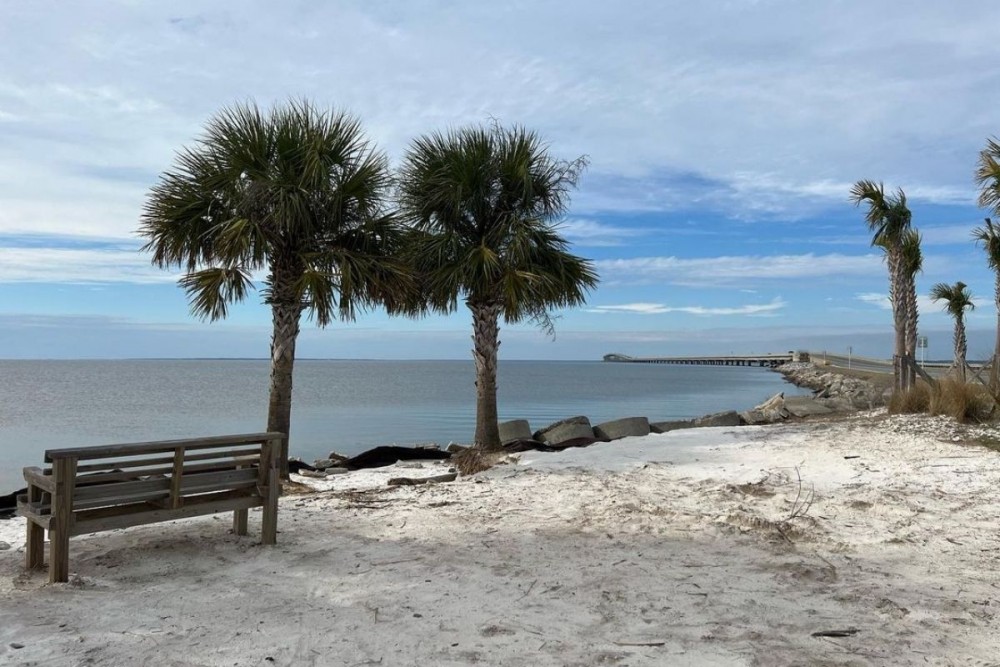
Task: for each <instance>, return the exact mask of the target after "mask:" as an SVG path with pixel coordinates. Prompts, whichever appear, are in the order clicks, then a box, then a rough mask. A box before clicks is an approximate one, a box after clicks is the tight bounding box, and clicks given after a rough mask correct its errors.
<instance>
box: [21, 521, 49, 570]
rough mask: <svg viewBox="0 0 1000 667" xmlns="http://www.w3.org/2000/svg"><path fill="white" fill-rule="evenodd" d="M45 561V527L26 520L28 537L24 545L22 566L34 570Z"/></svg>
mask: <svg viewBox="0 0 1000 667" xmlns="http://www.w3.org/2000/svg"><path fill="white" fill-rule="evenodd" d="M44 562H45V529H44V528H42V527H41V526H39V525H38V524H36V523H35V522H34V521H30V520H29V521H28V539H27V541H26V542H25V545H24V566H25V567H26V568H28V569H29V570H35V569H38V568H40V567H42V565H43V564H44Z"/></svg>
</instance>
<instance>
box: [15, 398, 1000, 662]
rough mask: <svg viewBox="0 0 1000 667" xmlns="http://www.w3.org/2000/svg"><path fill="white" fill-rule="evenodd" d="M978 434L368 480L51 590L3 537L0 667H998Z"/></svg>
mask: <svg viewBox="0 0 1000 667" xmlns="http://www.w3.org/2000/svg"><path fill="white" fill-rule="evenodd" d="M983 433H984V431H978V430H972V429H966V428H964V427H960V426H958V425H955V424H953V423H951V422H949V421H947V420H944V419H940V418H927V417H906V418H900V417H891V418H887V417H885V416H884V415H882V414H880V413H872V414H866V415H860V416H857V417H853V418H850V419H846V420H842V421H832V422H810V423H803V424H796V425H787V424H786V425H782V426H775V427H744V428H742V429H700V430H698V431H676V432H673V433H670V434H665V435H659V436H649V437H647V438H630V439H626V440H621V441H618V442H614V443H608V444H604V445H596V446H593V447H590V448H587V449H584V450H569V451H566V452H561V453H549V454H545V453H526V454H523V455H521V459H520V461H519V462H518V463H511V464H508V465H504V466H500V467H498V468H495V469H494V470H491V471H489V472H488V473H484V474H481V475H479V476H476V477H473V478H467V479H461V480H459V481H458V482H455V483H451V484H441V485H437V486H423V487H403V488H400V487H392V488H389V487H386V486H385V485H384V482H385V479H386V478H387V477H389V476H399V475H404V474H405V475H412V476H417V475H432V474H440V473H441V472H442V466H441V465H440V464H433V463H426V464H424V467H423V468H404V469H400V468H396V467H393V469H389V470H383V471H380V472H370V473H355V474H350V475H345V476H338V477H336V478H332V481H329V482H327V481H323V482H317V483H313V485H314V486H315V487H318V488H322V489H325V490H322V491H319V492H314V493H310V494H305V495H290V496H287V497H284V498H282V501H281V513H280V519H279V526H280V530H281V532H280V534H279V537H278V539H279V545H278V546H277V547H261V546H258V545H257V544H255V541H254V536H253V531H254V530H255V529H257V528H258V527H259V514H257V515H256V523H255V517H254V515H251V531H252V534H251V536H250V537H245V538H237V537H235V536H233V535H232V534H230V533H229V532H228V527H229V523H230V520H229V516H228V515H226V516H219V517H209V518H203V519H193V520H187V521H178V522H173V523H167V524H161V525H157V526H147V527H140V528H133V529H129V530H124V531H117V532H110V533H101V534H97V535H90V536H81V537H79V538H75V539H74V540H73V541H72V543H71V553H72V556H71V558H72V560H71V564H70V568H71V572H72V573H73V574H72V577H71V578H72V581H71V582H70V583H69V584H58V585H48V584H47V583H46V578H45V574H44V573H41V572H36V573H26V572H24V571H23V570H22V569H21V563H22V558H23V544H24V535H23V523H22V522H21V521H20V520H14V521H8V522H3V523H0V540H5V541H7V542H9V543H10V544H11V548H10V549H8V550H5V551H0V600H2V602H0V663H3V664H14V665H22V664H23V665H139V664H146V665H176V666H181V665H239V666H242V665H474V664H483V665H910V664H919V665H926V664H932V665H1000V617H998V614H1000V575H998V566H1000V520H998V518H997V517H998V514H1000V454H998V453H997V452H995V451H990V450H987V449H985V448H982V447H979V446H972V445H969V444H967V441H968V440H970V439H972V438H975V437H978V436H980V435H982V434H983ZM985 433H986V434H987V435H991V436H993V437H997V436H1000V433H997V432H985ZM800 478H801V482H800V481H799V480H800ZM810 499H811V504H810V502H809V501H810ZM830 630H848V631H854V630H856V633H855V634H852V635H850V636H845V637H814V636H813V633H815V632H819V631H830Z"/></svg>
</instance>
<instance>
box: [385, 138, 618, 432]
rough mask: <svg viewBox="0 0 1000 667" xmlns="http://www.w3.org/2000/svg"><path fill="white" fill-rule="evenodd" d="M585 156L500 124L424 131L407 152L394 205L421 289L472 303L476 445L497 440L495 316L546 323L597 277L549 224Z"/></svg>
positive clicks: (433, 298) (434, 300) (443, 299)
mask: <svg viewBox="0 0 1000 667" xmlns="http://www.w3.org/2000/svg"><path fill="white" fill-rule="evenodd" d="M584 166H585V163H584V160H583V159H579V160H576V161H574V162H563V161H559V160H556V159H553V158H552V157H550V156H549V154H548V151H547V149H546V147H545V146H544V145H543V144H542V142H541V140H540V139H539V138H538V136H537V135H536V134H535V133H534V132H530V131H527V130H525V129H523V128H520V127H514V128H511V129H505V128H502V127H501V126H499V125H493V126H491V127H489V128H484V127H469V128H464V129H460V130H452V131H449V132H447V133H443V134H442V133H434V134H430V135H426V136H423V137H421V138H418V139H416V140H415V141H414V142H413V143H412V144H411V146H410V148H409V150H408V151H407V153H406V155H405V157H404V161H403V166H402V169H401V172H400V206H401V210H402V212H403V214H404V215H405V216H406V218H407V219H408V221H409V223H410V224H411V226H412V230H413V231H412V235H411V244H410V248H411V252H412V254H413V257H414V260H413V261H414V265H415V267H416V269H417V272H418V275H420V276H421V277H422V280H423V284H424V288H425V292H426V299H427V301H428V303H429V305H430V307H431V308H433V309H434V310H437V311H439V312H443V313H448V312H452V311H454V310H455V309H456V308H457V305H458V300H459V298H462V299H464V301H465V305H466V306H468V308H469V310H470V311H471V313H472V329H473V341H474V349H473V359H474V361H475V365H476V432H475V436H474V443H475V444H476V445H477V446H478V447H480V448H483V449H495V448H499V447H500V433H499V430H498V428H497V396H496V392H497V384H496V374H497V350H498V348H499V345H500V340H499V333H500V326H499V317H500V316H501V315H503V318H504V321H505V322H507V323H514V322H519V321H522V320H525V319H528V320H532V321H534V322H536V323H539V324H541V325H543V326H545V327H546V328H549V329H550V330H551V325H552V320H551V318H550V312H551V309H554V308H561V307H569V306H576V305H579V304H582V303H583V302H584V299H585V296H586V292H587V290H589V289H591V288H593V287H594V286H595V285H596V284H597V280H598V279H597V275H596V273H595V272H594V270H593V268H592V266H591V264H590V262H589V261H587V260H584V259H582V258H580V257H576V256H575V255H572V254H570V253H569V252H567V248H568V246H567V243H566V241H565V240H564V239H563V238H562V237H561V236H560V235H559V234H558V233H557V232H556V230H555V229H554V227H553V225H554V223H556V222H557V221H558V219H559V218H560V217H561V216H562V215H563V214H564V212H565V211H566V209H567V206H568V204H569V191H570V189H571V188H573V187H575V185H576V182H577V178H578V176H579V173H580V171H581V170H582V168H583V167H584Z"/></svg>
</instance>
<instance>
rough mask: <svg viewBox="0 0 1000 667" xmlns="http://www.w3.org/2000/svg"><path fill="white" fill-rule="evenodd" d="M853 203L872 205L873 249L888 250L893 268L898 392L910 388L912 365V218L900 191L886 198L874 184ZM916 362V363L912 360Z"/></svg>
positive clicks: (862, 185)
mask: <svg viewBox="0 0 1000 667" xmlns="http://www.w3.org/2000/svg"><path fill="white" fill-rule="evenodd" d="M851 201H852V202H853V203H854V205H855V206H860V205H861V203H862V202H866V203H867V204H868V213H867V214H866V215H865V222H867V223H868V229H869V231H872V232H874V234H873V236H872V245H874V246H880V247H882V248H883V249H884V250H885V258H886V264H887V265H888V267H889V300H890V301H891V302H892V319H893V326H894V327H895V330H896V339H895V346H894V350H893V372H894V375H895V385H896V389H897V390H900V391H903V390H906V389H908V388H909V386H910V385H909V384H908V377H909V371H908V366H909V364H908V363H907V362H906V322H907V318H906V296H905V295H906V290H907V281H906V275H905V273H904V271H903V268H904V266H903V257H902V255H903V234H904V233H905V232H906V230H908V229H909V228H910V220H911V217H912V216H911V214H910V209H909V208H908V207H907V205H906V194H905V193H904V192H903V190H902V189H897V190H896V192H895V193H894V194H891V195H886V193H885V186H884V185H883V184H882V183H876V182H874V181H867V180H861V181H858V182H857V183H855V184H854V186H853V187H852V188H851ZM910 361H911V362H912V360H910Z"/></svg>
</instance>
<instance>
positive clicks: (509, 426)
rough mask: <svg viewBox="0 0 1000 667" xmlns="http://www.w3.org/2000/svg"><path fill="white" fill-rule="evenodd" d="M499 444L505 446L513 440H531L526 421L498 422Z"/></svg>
mask: <svg viewBox="0 0 1000 667" xmlns="http://www.w3.org/2000/svg"><path fill="white" fill-rule="evenodd" d="M498 426H499V428H500V442H501V444H504V445H506V444H507V443H508V442H514V441H515V440H531V425H530V424H528V420H527V419H513V420H511V421H507V422H500V424H498Z"/></svg>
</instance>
